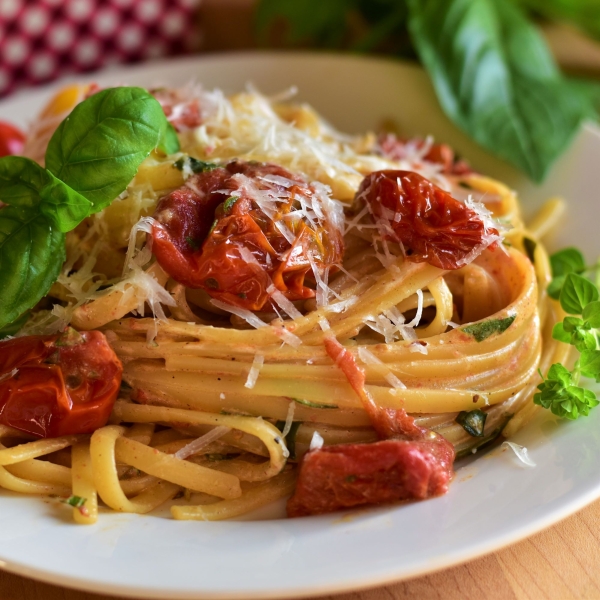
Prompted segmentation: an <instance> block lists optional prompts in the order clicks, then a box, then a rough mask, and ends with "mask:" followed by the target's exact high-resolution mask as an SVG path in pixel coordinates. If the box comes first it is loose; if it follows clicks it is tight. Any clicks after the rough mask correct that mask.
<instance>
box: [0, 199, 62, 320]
mask: <svg viewBox="0 0 600 600" xmlns="http://www.w3.org/2000/svg"><path fill="white" fill-rule="evenodd" d="M64 260H65V234H64V233H61V232H60V231H58V229H56V228H55V227H53V226H52V224H51V223H50V221H48V219H46V217H45V216H44V215H42V214H40V213H39V211H38V209H37V208H31V207H27V208H25V207H19V206H5V207H4V208H2V209H0V280H1V281H2V286H0V327H4V326H5V325H7V324H9V323H12V322H13V321H15V319H18V318H19V317H20V316H21V315H22V314H23V313H24V312H25V311H26V310H28V309H30V308H32V307H33V306H35V304H37V302H39V300H41V299H42V298H43V297H44V296H45V295H46V294H47V293H48V290H49V289H50V287H51V286H52V284H53V283H54V282H55V281H56V278H57V277H58V274H59V273H60V269H61V267H62V263H63V262H64Z"/></svg>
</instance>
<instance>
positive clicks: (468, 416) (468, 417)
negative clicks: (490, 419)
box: [455, 409, 487, 437]
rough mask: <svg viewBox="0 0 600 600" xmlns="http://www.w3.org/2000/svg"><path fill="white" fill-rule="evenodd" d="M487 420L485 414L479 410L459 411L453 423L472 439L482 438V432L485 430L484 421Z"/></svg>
mask: <svg viewBox="0 0 600 600" xmlns="http://www.w3.org/2000/svg"><path fill="white" fill-rule="evenodd" d="M486 419H487V413H485V412H483V411H482V410H480V409H476V410H469V411H466V410H461V411H460V412H459V413H458V416H457V417H456V419H455V421H456V422H457V423H458V424H459V425H460V426H461V427H462V428H463V429H464V430H465V431H466V432H467V433H468V434H469V435H472V436H473V437H483V436H484V433H483V430H484V428H485V420H486Z"/></svg>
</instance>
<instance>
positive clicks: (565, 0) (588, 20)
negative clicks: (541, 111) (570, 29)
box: [521, 0, 600, 39]
mask: <svg viewBox="0 0 600 600" xmlns="http://www.w3.org/2000/svg"><path fill="white" fill-rule="evenodd" d="M521 1H522V2H523V4H525V5H527V6H530V7H531V8H534V9H535V10H536V11H538V12H539V13H541V14H542V15H544V16H546V17H549V18H550V19H555V20H557V21H570V22H571V23H573V24H574V25H576V26H577V27H579V28H580V29H582V30H583V31H585V32H586V33H587V34H589V35H591V36H593V37H595V38H597V39H600V7H599V6H598V0H521Z"/></svg>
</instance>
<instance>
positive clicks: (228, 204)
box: [223, 196, 240, 214]
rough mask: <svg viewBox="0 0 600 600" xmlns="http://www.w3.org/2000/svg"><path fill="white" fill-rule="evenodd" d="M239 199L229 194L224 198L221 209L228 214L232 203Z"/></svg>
mask: <svg viewBox="0 0 600 600" xmlns="http://www.w3.org/2000/svg"><path fill="white" fill-rule="evenodd" d="M239 199H240V197H239V196H229V198H227V200H225V202H224V203H223V211H224V212H225V214H228V213H229V212H230V211H231V209H232V208H233V205H234V204H235V203H236V202H237V201H238V200H239Z"/></svg>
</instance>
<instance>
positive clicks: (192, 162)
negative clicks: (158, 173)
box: [173, 156, 219, 173]
mask: <svg viewBox="0 0 600 600" xmlns="http://www.w3.org/2000/svg"><path fill="white" fill-rule="evenodd" d="M186 162H187V163H188V165H189V167H190V169H191V170H192V172H193V173H205V172H206V171H212V170H213V169H216V168H218V166H219V165H217V164H215V163H211V162H205V161H203V160H198V159H197V158H193V157H192V156H182V157H181V158H178V159H177V160H176V161H175V162H174V163H173V166H174V167H175V168H176V169H179V170H180V171H183V167H184V166H185V164H186Z"/></svg>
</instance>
